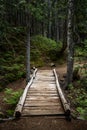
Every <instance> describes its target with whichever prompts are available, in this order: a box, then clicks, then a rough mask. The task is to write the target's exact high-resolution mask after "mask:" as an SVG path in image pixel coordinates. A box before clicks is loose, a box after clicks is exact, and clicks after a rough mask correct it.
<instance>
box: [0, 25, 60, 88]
mask: <svg viewBox="0 0 87 130" xmlns="http://www.w3.org/2000/svg"><path fill="white" fill-rule="evenodd" d="M25 34H26V32H25V29H23V28H21V27H20V28H15V27H14V28H13V29H12V28H11V30H10V28H9V29H8V30H7V33H6V34H5V35H4V36H3V42H1V44H0V51H1V58H0V66H1V68H0V73H1V76H0V90H2V89H3V88H4V87H5V86H6V85H7V84H9V83H10V82H12V81H15V80H18V79H19V78H24V77H25V75H26V35H25ZM60 49H61V42H59V43H56V42H55V41H54V40H51V39H49V38H46V37H43V36H40V35H37V36H33V37H31V49H30V50H31V52H30V55H31V56H30V57H31V66H35V67H42V66H46V65H48V63H50V62H53V61H57V59H58V52H59V50H60Z"/></svg>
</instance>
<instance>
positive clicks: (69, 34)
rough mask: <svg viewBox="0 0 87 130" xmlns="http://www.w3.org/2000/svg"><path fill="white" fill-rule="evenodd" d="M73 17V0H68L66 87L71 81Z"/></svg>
mask: <svg viewBox="0 0 87 130" xmlns="http://www.w3.org/2000/svg"><path fill="white" fill-rule="evenodd" d="M73 19H74V0H69V1H68V25H67V49H68V59H67V83H66V89H68V86H69V85H70V84H71V83H72V79H73V62H74V41H73V21H74V20H73Z"/></svg>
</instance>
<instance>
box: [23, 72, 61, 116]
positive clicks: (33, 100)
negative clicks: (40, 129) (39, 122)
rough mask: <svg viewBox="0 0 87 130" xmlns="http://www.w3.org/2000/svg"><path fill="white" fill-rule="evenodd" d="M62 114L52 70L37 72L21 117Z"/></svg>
mask: <svg viewBox="0 0 87 130" xmlns="http://www.w3.org/2000/svg"><path fill="white" fill-rule="evenodd" d="M54 114H55V115H56V114H64V110H63V107H62V104H61V101H60V98H59V94H58V92H57V88H56V80H55V76H54V74H53V72H52V70H39V71H38V72H37V74H36V77H35V79H34V81H33V84H32V85H31V86H30V88H29V90H28V92H27V96H26V99H25V102H24V106H23V109H22V116H28V115H54Z"/></svg>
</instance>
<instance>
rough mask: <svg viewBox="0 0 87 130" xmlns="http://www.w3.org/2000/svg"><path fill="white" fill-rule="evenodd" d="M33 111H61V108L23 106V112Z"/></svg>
mask: <svg viewBox="0 0 87 130" xmlns="http://www.w3.org/2000/svg"><path fill="white" fill-rule="evenodd" d="M31 110H32V111H33V110H62V109H61V106H52V107H49V106H36V107H27V106H25V107H24V108H23V111H31Z"/></svg>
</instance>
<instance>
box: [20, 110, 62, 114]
mask: <svg viewBox="0 0 87 130" xmlns="http://www.w3.org/2000/svg"><path fill="white" fill-rule="evenodd" d="M52 114H53V115H54V114H64V111H62V110H61V109H58V110H31V111H29V110H24V111H23V113H22V115H23V116H24V115H52Z"/></svg>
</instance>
